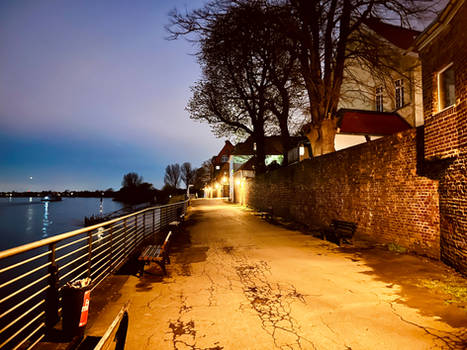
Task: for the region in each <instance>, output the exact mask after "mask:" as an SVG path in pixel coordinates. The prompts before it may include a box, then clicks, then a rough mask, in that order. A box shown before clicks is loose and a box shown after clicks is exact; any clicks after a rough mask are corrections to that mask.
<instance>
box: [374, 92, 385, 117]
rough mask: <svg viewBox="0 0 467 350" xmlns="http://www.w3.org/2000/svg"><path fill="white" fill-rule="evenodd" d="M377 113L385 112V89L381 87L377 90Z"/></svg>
mask: <svg viewBox="0 0 467 350" xmlns="http://www.w3.org/2000/svg"><path fill="white" fill-rule="evenodd" d="M375 102H376V111H377V112H382V111H383V110H384V107H383V87H382V86H379V87H377V88H376V101H375Z"/></svg>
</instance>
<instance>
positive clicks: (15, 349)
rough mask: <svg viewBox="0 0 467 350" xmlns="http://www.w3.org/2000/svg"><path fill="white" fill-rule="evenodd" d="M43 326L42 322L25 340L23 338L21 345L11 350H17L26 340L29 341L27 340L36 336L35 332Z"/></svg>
mask: <svg viewBox="0 0 467 350" xmlns="http://www.w3.org/2000/svg"><path fill="white" fill-rule="evenodd" d="M44 326H45V323H44V322H42V323H41V324H39V327H37V328H36V329H35V330H34V331H33V332H32V333H30V334H29V336H28V337H27V338H24V339H23V341H22V342H21V343H19V344H18V345H16V347H14V348H13V350H17V349H19V348H20V346H21V345H23V344H24V343H25V342H26V341H27V340H29V338H31V337H32V336H33V335H34V334H36V332H37V331H38V330H39V329H41V328H42V327H44Z"/></svg>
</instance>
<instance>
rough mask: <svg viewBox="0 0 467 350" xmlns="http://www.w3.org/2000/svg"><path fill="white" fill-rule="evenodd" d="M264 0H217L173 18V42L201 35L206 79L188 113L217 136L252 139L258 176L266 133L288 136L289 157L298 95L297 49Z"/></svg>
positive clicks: (198, 85) (200, 83)
mask: <svg viewBox="0 0 467 350" xmlns="http://www.w3.org/2000/svg"><path fill="white" fill-rule="evenodd" d="M270 18H271V13H269V12H268V7H267V6H266V2H264V1H234V0H232V1H225V0H215V1H212V2H210V3H209V4H207V5H206V6H205V7H204V8H202V9H199V10H195V11H193V12H191V13H189V14H187V15H180V14H178V13H177V12H174V13H173V14H172V26H171V27H169V31H170V32H171V33H172V34H173V36H172V38H177V37H178V36H179V35H182V34H183V35H185V34H191V33H196V34H198V36H197V37H196V41H197V42H198V43H199V44H200V50H199V52H198V59H199V62H200V64H201V66H202V68H203V78H202V79H201V80H200V81H198V82H197V83H196V84H195V85H194V86H193V88H192V92H193V97H192V98H191V99H190V102H189V104H188V107H187V110H188V111H189V112H190V117H191V118H192V119H196V120H201V121H205V122H208V123H209V124H210V125H211V126H212V128H213V131H214V132H215V134H217V135H218V136H223V135H226V134H227V135H231V134H236V135H237V136H238V135H242V136H244V137H247V136H250V135H251V136H252V138H253V140H254V142H255V143H256V163H257V164H256V171H257V172H262V171H264V159H265V150H264V142H265V136H266V135H267V134H272V133H275V132H277V131H279V132H280V133H281V135H282V136H283V145H284V150H285V155H287V150H288V145H289V140H290V132H289V127H288V122H289V118H290V115H291V114H290V111H291V109H292V108H293V107H294V101H295V99H296V97H297V96H300V94H299V93H294V92H291V88H293V87H294V84H293V83H294V82H295V81H294V80H293V79H292V76H293V75H294V74H295V73H297V71H298V70H297V62H298V60H297V56H296V55H295V54H291V53H293V52H295V51H294V50H292V49H285V47H286V46H287V45H292V46H293V45H295V42H294V41H292V40H290V39H288V38H287V37H286V36H285V35H284V34H282V33H281V32H280V31H279V30H277V23H275V22H272V21H271V20H270Z"/></svg>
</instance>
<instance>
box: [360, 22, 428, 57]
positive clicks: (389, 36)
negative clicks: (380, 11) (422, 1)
mask: <svg viewBox="0 0 467 350" xmlns="http://www.w3.org/2000/svg"><path fill="white" fill-rule="evenodd" d="M363 23H365V24H366V25H367V26H368V27H369V28H370V29H371V30H373V31H374V32H375V33H377V34H378V35H380V36H382V37H383V38H385V39H386V40H388V41H389V42H390V43H392V44H394V45H395V46H397V47H399V48H401V49H404V50H407V49H409V48H410V47H412V44H413V43H414V42H415V39H416V38H417V36H418V35H419V34H420V32H419V31H418V30H414V29H408V28H403V27H399V26H395V25H392V24H388V23H384V22H382V21H381V20H379V19H378V18H368V19H366V20H364V21H363Z"/></svg>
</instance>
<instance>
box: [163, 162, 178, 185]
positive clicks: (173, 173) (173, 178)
mask: <svg viewBox="0 0 467 350" xmlns="http://www.w3.org/2000/svg"><path fill="white" fill-rule="evenodd" d="M164 183H165V185H167V186H170V187H173V188H178V185H179V183H180V165H179V164H170V165H167V167H166V168H165V176H164Z"/></svg>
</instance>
